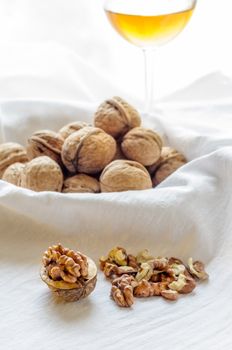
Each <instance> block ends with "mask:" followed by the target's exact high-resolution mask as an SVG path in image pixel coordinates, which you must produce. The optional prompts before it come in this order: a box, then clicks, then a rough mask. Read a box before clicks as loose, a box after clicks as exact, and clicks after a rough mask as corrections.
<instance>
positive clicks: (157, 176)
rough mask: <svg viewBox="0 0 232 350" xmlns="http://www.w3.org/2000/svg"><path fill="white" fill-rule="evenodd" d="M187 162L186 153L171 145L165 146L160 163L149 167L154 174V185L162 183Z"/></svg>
mask: <svg viewBox="0 0 232 350" xmlns="http://www.w3.org/2000/svg"><path fill="white" fill-rule="evenodd" d="M186 162H187V161H186V158H185V157H184V155H183V154H181V153H180V152H178V151H177V150H175V149H173V148H171V147H163V149H162V152H161V157H160V159H159V161H158V163H156V164H154V165H153V166H151V167H150V168H149V169H148V170H149V172H150V173H151V174H152V172H153V174H154V175H153V176H152V182H153V185H154V186H156V185H158V184H160V183H161V182H162V181H164V180H165V179H166V178H167V177H168V176H170V175H171V174H172V173H173V172H174V171H176V170H177V169H178V168H180V167H181V166H183V165H184V164H186Z"/></svg>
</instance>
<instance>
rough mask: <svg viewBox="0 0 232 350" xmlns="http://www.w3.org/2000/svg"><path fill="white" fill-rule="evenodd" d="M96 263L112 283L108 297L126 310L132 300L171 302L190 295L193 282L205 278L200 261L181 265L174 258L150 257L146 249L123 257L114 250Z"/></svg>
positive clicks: (121, 251)
mask: <svg viewBox="0 0 232 350" xmlns="http://www.w3.org/2000/svg"><path fill="white" fill-rule="evenodd" d="M99 262H100V269H101V270H102V271H103V273H104V275H105V276H106V278H107V279H109V280H110V281H111V283H112V288H111V297H112V299H113V300H114V301H115V302H116V304H117V305H118V306H121V307H130V306H131V305H132V304H133V303H134V297H137V298H147V297H152V296H162V297H163V298H164V299H167V300H172V301H175V300H177V299H178V297H179V295H180V294H188V293H191V292H192V291H193V290H194V289H195V288H196V281H197V280H205V279H207V278H208V274H207V273H206V272H205V269H204V264H203V263H202V262H200V261H195V262H193V260H192V258H190V259H189V260H188V265H185V264H184V263H183V262H182V260H180V259H178V258H174V257H171V258H166V257H153V256H152V255H150V254H149V252H148V250H143V251H142V252H139V253H138V254H137V255H136V256H135V255H132V254H127V252H126V250H125V249H124V248H122V247H115V248H113V249H111V251H110V252H109V253H108V255H107V256H102V257H101V258H100V259H99Z"/></svg>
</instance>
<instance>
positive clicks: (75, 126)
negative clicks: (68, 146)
mask: <svg viewBox="0 0 232 350" xmlns="http://www.w3.org/2000/svg"><path fill="white" fill-rule="evenodd" d="M86 126H90V125H89V124H87V123H85V122H81V121H76V122H72V123H69V124H67V125H65V126H63V127H62V128H61V129H60V130H59V131H58V134H59V135H60V136H61V137H62V138H63V139H64V140H66V139H67V137H69V136H70V135H71V134H73V133H74V132H75V131H78V130H80V129H82V128H85V127H86Z"/></svg>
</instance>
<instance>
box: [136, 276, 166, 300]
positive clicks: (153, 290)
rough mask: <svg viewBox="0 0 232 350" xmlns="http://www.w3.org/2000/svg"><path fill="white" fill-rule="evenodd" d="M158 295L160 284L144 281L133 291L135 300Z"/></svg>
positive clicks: (159, 293)
mask: <svg viewBox="0 0 232 350" xmlns="http://www.w3.org/2000/svg"><path fill="white" fill-rule="evenodd" d="M158 295H161V289H160V284H159V283H152V282H148V281H147V280H144V279H143V280H141V281H140V282H139V283H138V285H137V286H136V287H135V289H134V296H135V297H137V298H147V297H152V296H158Z"/></svg>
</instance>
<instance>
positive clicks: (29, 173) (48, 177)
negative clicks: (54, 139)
mask: <svg viewBox="0 0 232 350" xmlns="http://www.w3.org/2000/svg"><path fill="white" fill-rule="evenodd" d="M21 186H22V187H24V188H28V189H30V190H33V191H37V192H40V191H56V192H61V189H62V186H63V174H62V171H61V168H60V167H59V165H58V164H57V163H56V162H55V161H54V160H52V159H51V158H49V157H47V156H42V157H38V158H35V159H33V160H31V161H30V162H29V163H27V164H26V165H25V168H24V171H23V173H22V181H21Z"/></svg>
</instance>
